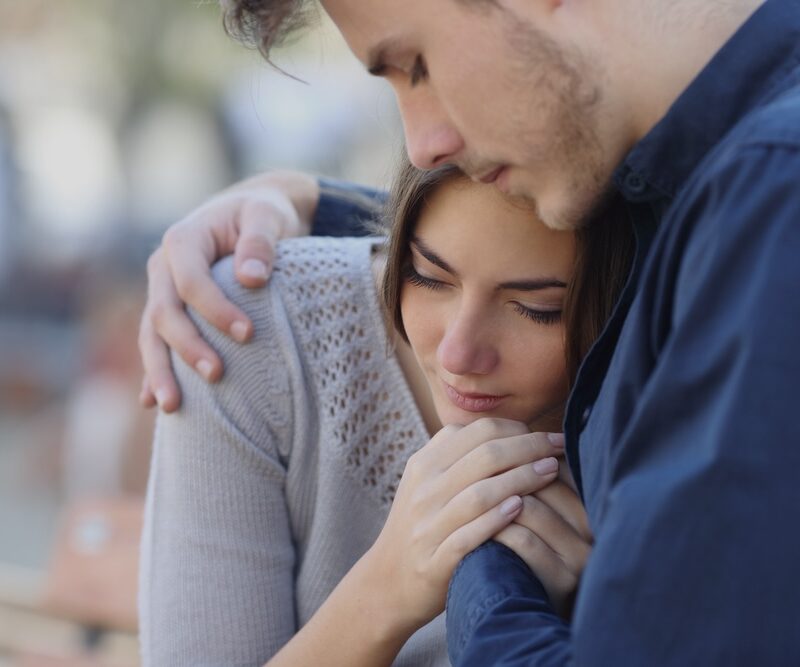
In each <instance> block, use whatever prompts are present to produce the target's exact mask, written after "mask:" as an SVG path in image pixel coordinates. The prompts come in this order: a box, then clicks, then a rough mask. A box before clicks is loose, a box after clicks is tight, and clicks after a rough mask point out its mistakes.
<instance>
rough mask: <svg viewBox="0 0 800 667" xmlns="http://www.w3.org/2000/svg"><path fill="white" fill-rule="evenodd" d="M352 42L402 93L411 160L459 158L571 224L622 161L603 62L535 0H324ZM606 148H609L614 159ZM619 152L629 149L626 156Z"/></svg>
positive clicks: (563, 224)
mask: <svg viewBox="0 0 800 667" xmlns="http://www.w3.org/2000/svg"><path fill="white" fill-rule="evenodd" d="M323 6H324V7H325V9H326V11H328V13H329V14H330V15H331V18H332V19H333V21H334V22H335V23H336V25H337V26H338V27H339V29H340V30H341V32H342V34H343V35H344V37H345V39H346V40H347V42H348V44H349V46H350V48H351V49H352V50H353V52H354V53H355V54H356V56H357V57H358V58H359V59H360V60H361V61H362V62H363V63H364V65H365V66H366V67H367V68H368V69H369V70H370V71H371V72H372V73H374V74H376V75H379V76H382V77H385V78H386V79H387V80H388V81H389V83H390V84H391V85H392V87H393V88H394V91H395V93H396V95H397V99H398V103H399V106H400V111H401V113H402V116H403V124H404V130H405V135H406V144H407V148H408V152H409V156H410V158H411V160H412V162H413V163H414V164H415V165H417V166H418V167H421V168H423V169H427V168H431V167H434V166H436V165H439V164H442V163H455V164H457V165H459V166H460V167H461V168H462V169H463V170H464V171H465V172H466V173H468V174H469V175H470V176H471V177H472V178H473V179H475V180H482V181H484V182H493V183H495V184H496V186H497V187H498V188H499V189H501V190H502V191H504V192H506V193H509V194H512V195H516V196H522V197H525V198H528V199H530V200H531V201H532V202H533V203H534V204H535V206H536V209H537V212H538V214H539V217H540V218H541V219H542V220H543V221H544V222H545V223H546V224H547V225H549V226H550V227H553V228H557V229H571V228H574V227H576V226H578V225H580V224H581V223H582V222H583V219H584V218H585V216H586V214H587V213H588V212H590V211H591V210H592V209H593V208H594V207H595V206H596V205H597V204H598V203H599V201H600V199H601V198H602V196H603V194H604V192H605V190H606V187H607V183H608V181H609V179H610V175H611V171H612V169H613V167H614V164H615V163H616V159H615V158H614V156H613V155H610V154H609V152H608V151H605V150H604V148H603V146H602V142H601V139H600V137H601V132H600V130H602V127H601V126H600V125H601V124H600V118H603V117H606V116H607V115H608V114H602V113H600V110H601V108H602V98H603V91H602V89H601V86H600V82H601V81H602V77H601V72H600V71H599V66H598V65H597V64H596V63H595V62H594V61H593V60H592V59H590V58H588V57H587V56H586V55H585V54H583V53H581V52H579V51H578V50H577V49H575V48H572V47H569V46H568V45H565V46H563V47H562V46H559V44H558V43H557V42H556V41H555V40H554V39H552V38H550V37H548V36H547V34H546V33H545V32H544V30H542V29H539V28H538V27H537V24H538V23H541V24H543V25H545V26H549V25H551V24H552V23H553V21H554V14H553V12H554V10H552V9H548V8H549V7H551V3H545V2H537V1H536V0H528V1H527V2H521V1H518V0H508V1H503V0H499V1H498V2H491V1H489V0H437V1H436V2H432V1H431V0H323ZM548 12H550V13H549V14H548ZM604 156H609V157H605V158H604ZM617 157H618V156H617Z"/></svg>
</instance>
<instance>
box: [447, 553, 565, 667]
mask: <svg viewBox="0 0 800 667" xmlns="http://www.w3.org/2000/svg"><path fill="white" fill-rule="evenodd" d="M445 618H446V622H447V647H448V654H449V656H450V661H451V662H452V664H453V665H454V666H455V667H468V666H471V665H475V666H479V665H495V666H496V667H500V666H501V665H502V666H503V667H511V666H512V665H526V666H531V665H565V664H568V663H569V656H570V653H571V650H570V633H569V626H567V624H566V623H565V622H564V621H563V620H562V619H561V618H560V617H559V616H558V615H557V614H556V613H555V611H554V610H553V608H552V606H551V604H550V601H549V599H548V597H547V593H546V592H545V590H544V586H542V584H541V582H540V581H539V580H538V579H537V578H536V577H535V576H534V574H533V573H532V572H531V570H530V569H529V568H528V566H527V565H526V564H525V562H524V561H523V560H522V559H521V558H520V557H519V556H517V554H515V553H514V552H513V551H512V550H511V549H508V548H507V547H505V546H504V545H502V544H500V543H499V542H493V541H490V542H486V543H484V544H482V545H481V546H480V547H478V548H477V549H476V550H475V551H473V552H472V553H470V554H468V555H467V556H466V557H465V558H464V559H463V560H462V561H461V563H460V564H459V566H458V567H457V568H456V571H455V572H454V573H453V577H452V579H451V580H450V587H449V590H448V593H447V614H446V617H445Z"/></svg>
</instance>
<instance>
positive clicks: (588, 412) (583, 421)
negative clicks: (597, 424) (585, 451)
mask: <svg viewBox="0 0 800 667" xmlns="http://www.w3.org/2000/svg"><path fill="white" fill-rule="evenodd" d="M591 416H592V406H591V405H589V406H587V407H586V408H585V409H584V411H583V414H582V415H581V428H585V427H586V423H587V422H588V421H589V417H591Z"/></svg>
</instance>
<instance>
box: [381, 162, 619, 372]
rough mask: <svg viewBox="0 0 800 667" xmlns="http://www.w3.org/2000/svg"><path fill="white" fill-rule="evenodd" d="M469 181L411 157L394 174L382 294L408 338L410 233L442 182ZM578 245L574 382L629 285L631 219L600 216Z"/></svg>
mask: <svg viewBox="0 0 800 667" xmlns="http://www.w3.org/2000/svg"><path fill="white" fill-rule="evenodd" d="M466 179H467V177H466V176H465V175H464V173H463V172H462V171H460V170H459V169H458V168H457V167H455V166H452V165H445V166H442V167H438V168H436V169H432V170H429V171H423V170H420V169H417V168H416V167H414V166H413V165H412V164H411V163H410V162H408V160H403V163H402V164H401V166H400V169H399V170H398V174H397V177H396V178H395V181H394V185H393V187H392V191H391V193H390V196H389V204H388V207H387V213H386V220H385V224H384V227H385V233H386V235H387V241H386V268H385V271H384V275H383V285H382V288H381V293H382V298H383V302H384V305H385V306H386V310H387V312H388V314H389V317H390V319H391V322H392V324H393V325H394V326H395V328H396V329H397V331H398V332H399V333H400V335H401V336H402V337H403V338H404V339H405V340H406V341H408V336H407V335H406V331H405V326H404V325H403V316H402V313H401V312H400V294H401V291H402V289H403V283H404V274H405V270H406V267H407V266H408V262H409V261H410V259H409V258H410V252H411V251H410V248H409V244H410V241H411V237H412V235H413V233H414V229H415V228H416V225H417V221H418V220H419V217H420V215H421V214H422V211H423V210H424V207H425V205H426V203H427V201H428V199H429V198H430V197H431V196H433V194H434V193H435V192H436V191H437V190H438V189H439V188H440V187H441V186H443V185H446V184H447V183H450V182H452V181H456V180H466ZM575 247H576V252H575V268H574V271H573V275H572V279H571V280H570V281H569V284H568V285H567V292H566V295H565V298H564V306H563V309H562V318H563V319H562V321H563V324H564V337H565V338H564V354H565V357H566V368H567V375H568V378H569V383H570V386H572V384H573V383H574V381H575V377H576V376H577V373H578V368H579V367H580V364H581V361H582V360H583V358H584V357H585V356H586V354H587V353H588V351H589V348H590V347H591V346H592V344H593V343H594V341H595V340H596V339H597V337H598V336H599V335H600V332H601V331H602V330H603V327H604V326H605V323H606V321H607V320H608V318H609V317H610V316H611V312H612V310H613V308H614V304H615V303H616V301H617V298H618V297H619V294H620V292H621V291H622V288H623V286H624V285H625V280H626V278H627V276H628V272H629V270H630V266H631V261H632V258H633V250H634V239H633V232H632V229H631V227H630V224H629V223H628V222H627V220H622V219H618V218H617V217H615V216H609V219H607V220H595V221H593V222H592V224H589V225H586V226H585V227H583V228H581V229H579V230H578V231H577V232H576V233H575Z"/></svg>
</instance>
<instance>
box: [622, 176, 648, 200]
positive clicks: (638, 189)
mask: <svg viewBox="0 0 800 667" xmlns="http://www.w3.org/2000/svg"><path fill="white" fill-rule="evenodd" d="M646 188H647V183H646V182H645V180H644V179H643V178H642V177H641V176H639V174H637V173H636V172H633V171H632V172H630V173H629V174H628V175H627V176H626V177H625V189H626V190H627V191H628V192H630V193H631V194H634V195H640V194H642V193H643V192H644V191H645V189H646Z"/></svg>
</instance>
